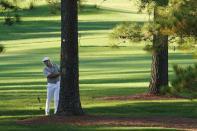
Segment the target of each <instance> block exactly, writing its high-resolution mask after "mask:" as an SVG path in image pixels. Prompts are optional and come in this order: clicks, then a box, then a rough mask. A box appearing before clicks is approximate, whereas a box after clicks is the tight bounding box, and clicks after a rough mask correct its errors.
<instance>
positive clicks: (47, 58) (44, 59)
mask: <svg viewBox="0 0 197 131" xmlns="http://www.w3.org/2000/svg"><path fill="white" fill-rule="evenodd" d="M47 60H50V58H49V57H44V58H43V59H42V62H45V61H47Z"/></svg>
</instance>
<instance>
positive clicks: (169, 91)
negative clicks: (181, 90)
mask: <svg viewBox="0 0 197 131" xmlns="http://www.w3.org/2000/svg"><path fill="white" fill-rule="evenodd" d="M160 94H161V95H166V96H169V97H171V96H178V92H177V90H176V89H175V88H173V87H172V86H162V87H161V88H160Z"/></svg>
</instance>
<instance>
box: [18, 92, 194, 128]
mask: <svg viewBox="0 0 197 131" xmlns="http://www.w3.org/2000/svg"><path fill="white" fill-rule="evenodd" d="M95 99H97V100H175V99H184V98H172V97H166V96H155V95H154V96H153V95H148V94H146V93H142V94H138V95H134V96H118V97H117V96H115V97H102V98H95ZM17 123H18V124H25V125H29V124H45V125H75V126H133V127H166V128H177V129H184V130H192V131H197V119H196V118H183V117H168V116H152V117H150V116H148V117H141V116H139V117H133V116H100V115H99V116H96V115H82V116H57V115H50V116H41V117H33V118H28V119H24V120H18V121H17Z"/></svg>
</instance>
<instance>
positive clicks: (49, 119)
mask: <svg viewBox="0 0 197 131" xmlns="http://www.w3.org/2000/svg"><path fill="white" fill-rule="evenodd" d="M17 123H18V124H25V125H26V124H27V125H28V124H46V125H75V126H133V127H166V128H177V129H184V130H192V131H195V130H196V131H197V124H196V123H197V119H194V118H182V117H158V116H155V117H132V116H93V115H83V116H57V115H51V116H43V117H34V118H28V119H25V120H18V121H17Z"/></svg>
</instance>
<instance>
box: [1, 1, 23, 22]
mask: <svg viewBox="0 0 197 131" xmlns="http://www.w3.org/2000/svg"><path fill="white" fill-rule="evenodd" d="M15 2H16V1H15ZM18 10H19V7H17V6H16V5H15V4H14V1H13V2H12V3H11V2H9V1H6V0H0V11H1V13H2V14H3V16H4V20H5V22H4V23H5V24H7V25H12V24H14V23H15V22H21V19H20V16H19V14H18V12H17V11H18Z"/></svg>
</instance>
